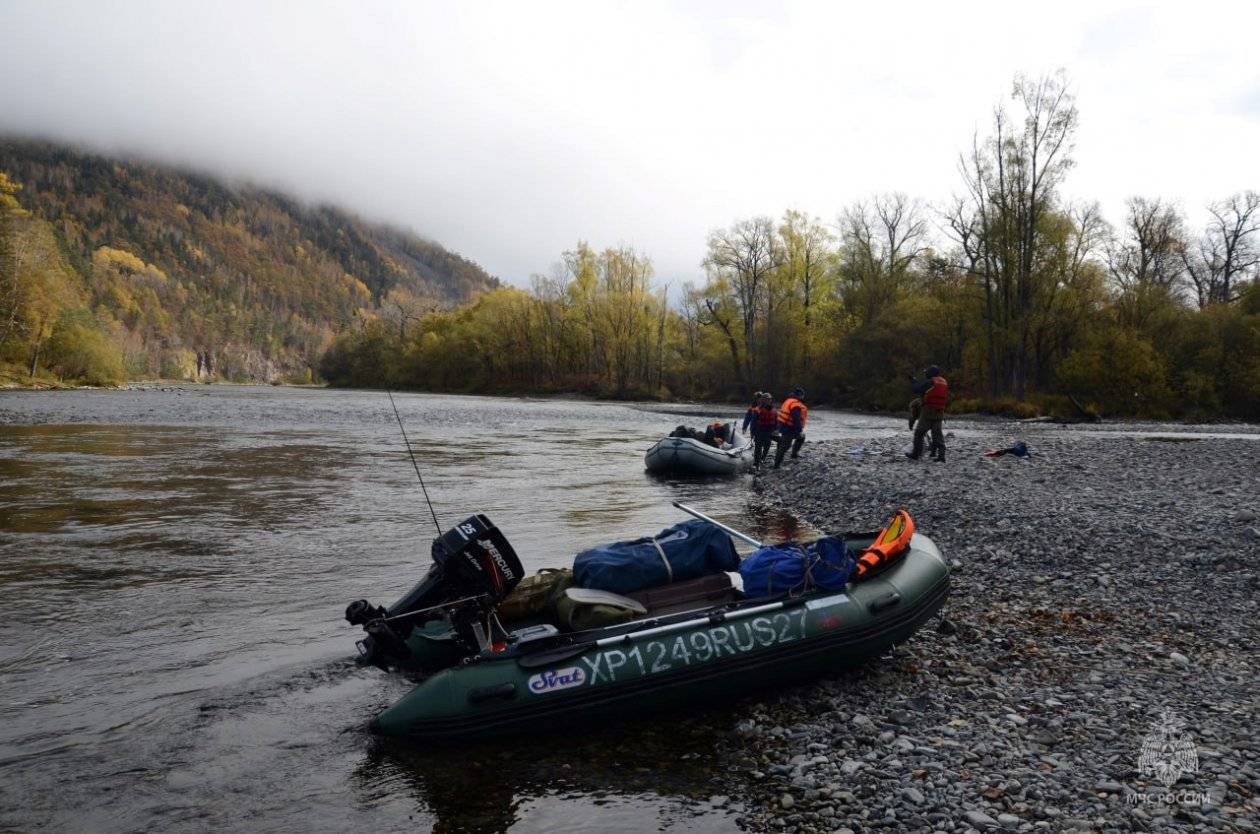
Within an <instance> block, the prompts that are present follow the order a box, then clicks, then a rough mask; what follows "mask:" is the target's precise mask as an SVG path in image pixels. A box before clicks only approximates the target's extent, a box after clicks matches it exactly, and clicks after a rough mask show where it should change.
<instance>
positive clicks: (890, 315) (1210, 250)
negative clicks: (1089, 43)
mask: <svg viewBox="0 0 1260 834" xmlns="http://www.w3.org/2000/svg"><path fill="white" fill-rule="evenodd" d="M1078 119H1079V115H1078V111H1077V108H1076V104H1075V100H1074V96H1073V94H1072V92H1071V89H1070V86H1069V84H1068V82H1067V79H1066V78H1065V77H1064V76H1063V75H1062V74H1061V73H1059V74H1052V75H1048V76H1044V77H1040V78H1028V77H1024V76H1018V77H1016V79H1015V80H1014V82H1013V84H1012V89H1011V95H1010V98H1009V100H1007V101H1004V102H1001V103H999V105H998V106H997V107H996V108H995V110H994V115H993V118H992V121H991V122H990V123H989V124H988V125H987V127H986V129H985V130H982V131H978V132H977V135H976V137H975V138H974V139H973V140H972V141H970V142H968V143H967V144H966V145H965V149H964V150H963V151H962V152H961V153H960V154H959V157H958V172H959V180H958V187H957V191H956V193H955V195H954V196H953V197H952V198H951V199H950V200H948V201H947V202H946V203H944V204H942V205H930V204H928V203H926V202H924V201H923V200H921V199H917V198H915V197H912V196H909V195H906V194H900V193H891V194H880V195H875V196H872V197H870V198H869V199H865V200H861V201H858V202H855V203H853V204H851V205H849V206H847V207H844V208H842V209H841V210H839V211H838V213H837V216H836V217H835V218H834V219H833V220H830V221H825V220H823V219H821V218H818V217H813V216H810V215H807V214H804V213H801V212H798V211H788V212H786V213H785V214H784V215H783V216H782V217H780V218H772V217H767V216H763V217H751V218H744V219H738V220H736V221H735V222H733V223H731V225H730V226H728V227H726V228H721V229H717V230H715V231H713V232H712V233H711V234H710V236H709V238H708V241H707V246H706V255H705V258H704V261H703V268H704V275H705V279H704V281H703V283H702V284H700V285H698V286H697V285H693V284H686V285H683V286H680V287H671V286H667V285H660V284H657V283H654V281H653V278H654V275H653V269H652V262H651V259H650V258H649V257H648V255H647V254H645V253H643V252H639V251H636V250H634V249H632V248H628V247H625V246H617V247H610V248H602V249H601V248H598V247H593V246H590V245H588V244H587V243H584V242H579V243H577V244H576V245H575V247H574V248H573V249H572V250H570V251H567V252H564V253H563V254H562V255H561V256H560V260H559V261H558V263H557V264H556V265H555V266H554V267H553V268H552V270H551V271H550V272H549V273H546V274H537V275H534V276H532V279H531V283H530V286H529V288H528V289H521V288H517V287H510V286H501V287H498V288H496V289H494V290H491V291H489V292H486V293H483V294H481V295H479V296H478V297H476V298H475V299H474V300H472V301H471V302H469V303H467V304H465V305H462V306H458V307H455V308H449V309H446V308H439V309H434V310H432V311H430V312H427V313H425V314H423V315H420V316H418V317H417V316H414V315H411V314H409V312H408V308H407V307H406V304H405V302H404V303H398V304H394V303H393V299H392V298H391V297H390V296H389V295H388V294H387V295H386V296H385V298H384V303H383V304H382V305H381V306H380V307H379V309H378V311H377V315H375V316H372V317H363V318H360V319H359V320H358V321H357V322H356V324H355V326H354V327H353V328H351V329H350V330H348V331H346V332H344V333H342V334H341V335H340V336H338V337H337V339H336V340H335V341H334V343H333V344H332V346H331V348H330V349H329V351H328V352H327V353H326V354H325V355H324V357H323V359H322V361H321V362H320V364H319V370H320V373H321V374H322V376H323V377H324V378H325V379H327V380H328V381H329V382H330V383H331V384H334V385H343V386H384V385H390V386H396V387H405V388H415V389H422V390H435V391H466V392H481V393H526V392H531V393H541V392H580V393H585V394H589V395H593V396H601V397H619V398H621V397H635V398H712V399H721V400H740V399H746V398H747V397H748V396H749V394H750V392H752V391H754V390H762V389H766V390H770V391H771V392H772V393H775V394H776V395H778V396H781V395H782V394H783V392H784V391H785V390H787V389H788V388H790V387H792V386H795V385H802V386H804V387H805V388H806V390H807V392H808V395H809V399H810V401H811V402H814V403H827V404H831V405H836V406H842V407H851V408H862V409H901V408H904V407H905V405H906V402H907V400H908V399H909V393H908V391H909V387H908V384H907V377H908V376H911V375H919V374H921V373H922V370H923V368H924V367H925V366H926V365H928V364H938V365H940V366H941V367H942V369H943V371H944V374H945V375H946V377H947V378H948V379H949V380H950V382H951V386H952V389H953V393H954V396H955V402H954V404H953V409H954V410H955V411H959V410H961V411H969V410H981V411H992V412H996V413H1005V414H1011V415H1015V416H1021V417H1027V416H1032V415H1036V414H1039V413H1041V414H1050V415H1061V416H1067V417H1074V418H1078V417H1084V416H1091V417H1092V416H1099V415H1108V416H1148V417H1157V418H1170V417H1175V418H1184V419H1213V418H1220V417H1225V418H1240V419H1251V420H1255V419H1258V418H1260V282H1257V281H1256V274H1257V271H1258V265H1260V195H1258V194H1257V193H1256V192H1255V191H1247V190H1242V191H1239V192H1238V193H1235V194H1232V195H1222V197H1221V199H1220V200H1219V201H1216V202H1213V203H1211V204H1210V205H1208V206H1205V207H1204V211H1203V213H1202V217H1201V219H1200V220H1194V221H1192V220H1191V219H1189V218H1188V217H1187V216H1186V215H1185V213H1183V210H1182V209H1181V208H1180V207H1179V206H1177V205H1176V204H1175V203H1174V202H1171V201H1169V200H1168V199H1167V198H1165V197H1162V196H1151V195H1145V196H1143V195H1135V196H1133V197H1132V198H1131V199H1129V200H1128V202H1127V206H1126V211H1125V214H1124V216H1123V217H1120V218H1115V219H1114V220H1113V221H1108V220H1107V219H1105V218H1104V217H1103V216H1102V212H1101V210H1100V208H1099V206H1098V204H1097V203H1094V202H1082V201H1075V200H1068V199H1066V198H1065V197H1064V196H1063V190H1064V189H1063V186H1064V183H1065V181H1066V180H1067V179H1068V177H1069V174H1070V173H1071V170H1072V166H1073V159H1072V152H1073V148H1074V142H1075V136H1076V133H1077V129H1078Z"/></svg>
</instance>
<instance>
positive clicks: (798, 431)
mask: <svg viewBox="0 0 1260 834" xmlns="http://www.w3.org/2000/svg"><path fill="white" fill-rule="evenodd" d="M808 420H809V408H808V407H807V406H806V405H805V389H804V388H793V389H792V393H790V394H788V396H787V399H786V400H784V401H783V403H782V404H781V405H780V406H779V417H778V423H779V445H778V447H777V448H776V449H775V451H774V468H775V469H778V468H779V467H780V466H781V465H782V464H783V456H784V455H786V454H787V450H788V446H791V447H792V459H793V460H795V459H796V457H797V455H799V454H800V452H801V446H803V445H804V444H805V423H806V422H807V421H808Z"/></svg>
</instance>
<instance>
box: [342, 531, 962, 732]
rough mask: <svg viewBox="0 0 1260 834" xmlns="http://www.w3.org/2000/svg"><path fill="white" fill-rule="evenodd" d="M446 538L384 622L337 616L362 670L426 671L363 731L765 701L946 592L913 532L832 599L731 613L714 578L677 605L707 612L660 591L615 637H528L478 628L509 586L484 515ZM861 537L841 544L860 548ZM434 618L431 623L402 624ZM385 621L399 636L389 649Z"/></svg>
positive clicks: (848, 661)
mask: <svg viewBox="0 0 1260 834" xmlns="http://www.w3.org/2000/svg"><path fill="white" fill-rule="evenodd" d="M461 528H462V529H463V530H464V532H463V533H461V534H458V535H453V534H455V533H456V531H451V532H450V533H447V534H445V535H444V536H442V537H440V538H439V539H437V540H435V542H434V563H435V566H434V568H433V570H432V571H431V572H430V575H429V576H427V577H426V579H425V580H422V581H421V583H420V584H419V585H417V587H416V588H415V589H413V591H412V592H411V593H410V594H408V595H407V596H406V597H404V598H403V599H402V600H400V601H399V603H396V604H395V605H394V606H391V607H390V608H389V609H385V608H373V607H372V606H370V605H369V604H368V603H366V602H365V601H362V600H361V601H359V602H356V603H354V604H352V605H351V606H350V608H349V609H348V610H347V619H349V620H350V621H351V622H352V623H355V622H356V621H357V623H358V624H361V625H363V626H364V628H365V629H366V630H367V631H368V638H367V639H366V640H364V641H360V651H361V652H362V653H363V654H364V655H365V657H367V659H368V660H370V661H371V662H374V663H377V664H378V665H382V666H386V667H389V668H402V669H404V670H410V671H415V670H416V669H419V668H421V667H427V668H429V669H434V668H439V669H440V670H439V671H436V672H433V673H432V674H430V675H429V676H428V677H427V678H425V679H424V680H422V681H421V682H420V683H419V684H418V685H417V686H416V687H415V688H414V689H412V690H411V692H409V693H408V694H407V695H406V696H404V697H403V698H402V699H400V700H399V701H398V702H397V703H395V704H394V705H393V706H391V707H389V708H388V709H386V710H385V711H384V712H382V713H381V714H379V715H378V716H376V718H375V719H374V720H373V721H372V728H373V729H374V730H375V731H377V732H380V733H384V734H387V735H397V736H414V737H418V738H425V739H434V740H438V739H446V740H455V739H467V738H478V737H499V736H503V735H506V734H512V733H520V732H527V731H532V730H535V729H536V728H539V727H555V726H558V723H557V721H559V722H562V723H563V725H564V726H571V725H573V724H574V723H577V722H583V723H590V722H598V721H600V720H617V719H622V718H625V717H627V716H631V715H640V714H645V713H649V712H652V711H659V710H669V709H675V708H678V707H682V706H684V705H687V704H691V703H709V702H712V701H714V700H717V699H726V698H731V697H735V696H739V695H743V694H746V693H750V692H754V691H757V690H764V689H779V688H782V687H784V686H787V685H791V684H793V683H797V682H800V681H804V680H808V679H810V678H815V677H818V676H820V675H824V674H828V673H831V672H835V671H839V670H842V669H846V668H849V667H852V666H855V665H857V664H860V663H862V662H864V661H867V660H869V659H871V658H873V657H875V656H877V655H879V654H881V653H882V652H884V651H886V650H887V649H889V648H890V647H892V646H894V645H896V644H898V643H901V642H903V641H905V640H907V639H909V638H910V636H911V635H912V634H914V632H915V631H916V630H917V629H918V628H920V627H921V626H922V625H923V624H924V623H926V622H927V621H928V620H929V619H930V618H931V617H932V616H933V615H934V614H936V613H937V611H938V610H939V609H940V608H941V606H942V604H943V603H944V601H945V598H946V595H947V593H948V591H949V570H948V568H947V566H946V564H945V561H944V559H943V558H942V557H941V554H940V552H939V551H938V550H937V548H936V545H935V544H933V542H932V541H931V540H930V539H929V538H927V537H926V536H924V535H922V534H920V533H914V534H913V535H912V536H911V537H910V538H909V544H908V546H907V547H905V548H904V550H903V551H902V552H900V553H897V554H896V558H894V559H890V560H889V561H888V564H887V565H886V566H884V567H883V568H882V569H881V570H880V571H879V572H877V573H874V574H873V575H869V576H867V577H865V578H864V579H863V581H861V582H858V583H850V584H849V585H848V586H847V587H846V588H845V589H844V590H843V591H842V592H823V591H818V592H813V593H807V594H804V595H801V596H794V597H788V596H782V597H775V598H762V599H740V598H739V595H738V593H737V592H736V591H734V589H733V588H732V589H729V593H717V594H715V593H713V586H714V582H715V580H714V579H712V578H706V579H705V580H703V581H701V580H693V581H692V582H691V583H689V584H690V585H692V586H707V590H706V591H705V592H704V593H700V594H692V595H691V598H692V599H693V600H707V601H703V602H698V603H697V602H692V603H688V602H687V598H688V594H686V593H669V591H670V589H671V586H666V588H665V589H664V590H663V592H662V591H661V589H656V591H655V592H654V595H649V596H650V597H651V598H650V599H649V600H648V604H647V605H645V606H644V611H645V613H644V614H643V615H641V616H639V617H638V618H637V619H634V620H632V621H630V622H627V623H623V624H619V625H614V626H608V627H605V628H600V629H591V630H587V631H581V632H573V633H562V632H560V631H559V630H558V629H556V628H555V627H554V626H551V625H549V624H547V623H535V624H527V625H524V626H523V627H522V628H520V629H518V630H517V631H515V632H509V631H507V630H506V627H503V626H500V625H499V624H498V621H497V618H496V617H494V616H492V615H493V610H494V604H495V603H497V602H498V601H500V600H501V599H502V598H503V597H504V596H505V595H506V593H507V591H505V590H504V588H505V587H506V588H507V589H508V590H510V586H514V585H515V584H516V582H518V581H519V580H520V578H521V570H520V563H519V561H517V559H516V556H515V554H514V553H512V551H511V548H510V546H508V545H507V543H506V540H504V539H503V538H502V536H501V534H499V533H498V531H497V530H496V529H495V528H494V527H493V525H491V524H490V523H489V521H488V519H486V518H485V517H484V516H475V517H473V518H472V519H469V521H468V522H465V523H464V524H463V525H461V526H460V528H456V529H457V530H459V529H461ZM876 535H878V534H870V535H869V536H867V537H866V541H862V540H860V539H855V537H854V536H853V534H850V535H847V536H846V537H845V538H846V542H848V543H850V544H851V546H853V547H855V548H860V547H862V546H863V545H866V544H870V543H871V542H873V541H875V539H876ZM434 574H437V576H436V577H435V576H434ZM721 577H723V578H724V581H725V582H727V584H728V585H729V579H726V578H725V577H726V575H725V574H722V575H721ZM513 580H515V581H513ZM496 583H497V585H496ZM678 584H679V586H680V588H681V586H684V585H687V584H688V583H678ZM496 597H497V598H496ZM652 600H655V601H657V602H659V603H661V604H660V605H653V604H652ZM680 608H681V609H683V610H679V609H680ZM435 611H436V612H440V614H441V619H439V620H436V621H430V622H428V623H427V624H420V625H418V626H413V625H407V624H408V623H414V621H415V619H416V618H417V617H418V618H421V619H423V618H425V617H430V616H432V614H433V612H435ZM394 623H401V624H403V625H405V626H406V628H409V629H411V630H410V631H409V632H408V633H407V634H406V635H405V636H403V634H402V633H400V632H401V631H403V629H400V628H399V627H398V626H396V625H392V624H394ZM462 647H463V648H462ZM478 649H479V650H478ZM441 667H445V668H441Z"/></svg>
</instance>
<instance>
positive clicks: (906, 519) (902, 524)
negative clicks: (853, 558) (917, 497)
mask: <svg viewBox="0 0 1260 834" xmlns="http://www.w3.org/2000/svg"><path fill="white" fill-rule="evenodd" d="M913 536H914V519H913V518H911V517H910V513H908V512H906V511H905V510H897V512H896V513H894V514H893V517H892V521H890V522H888V526H887V527H885V528H884V529H883V530H880V531H879V535H878V536H876V537H875V541H873V542H871V544H870V545H869V546H868V547H864V548H863V549H862V551H861V552H860V553H858V557H857V563H856V564H855V565H854V567H853V577H852V581H854V582H861V581H862V580H863V579H869V578H871V577H872V576H874V575H875V574H877V573H879V572H880V571H882V570H883V569H884V568H886V567H888V566H889V565H891V564H892V563H893V562H894V561H896V560H897V559H898V558H900V557H901V556H902V555H903V554H904V553H905V552H906V551H907V550H909V549H910V539H911V537H913Z"/></svg>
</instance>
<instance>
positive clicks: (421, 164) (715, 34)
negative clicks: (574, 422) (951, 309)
mask: <svg viewBox="0 0 1260 834" xmlns="http://www.w3.org/2000/svg"><path fill="white" fill-rule="evenodd" d="M877 6H878V8H877ZM1258 24H1260V5H1257V4H1255V3H1230V4H1217V3H1214V2H1195V3H1186V2H1184V0H1181V1H1180V2H1176V3H1160V4H1152V3H1106V2H1090V3H1077V2H1058V3H1054V4H1049V5H1047V4H1035V5H1033V4H1024V3H1011V2H1009V0H1007V2H996V3H970V4H968V3H940V2H932V3H912V2H904V0H903V2H897V3H883V4H873V3H867V4H862V6H861V7H858V6H857V5H856V4H847V3H836V2H817V3H802V4H795V3H789V4H774V3H748V2H695V3H675V4H665V3H647V2H625V3H616V4H613V3H597V2H580V3H572V4H567V3H538V2H506V3H472V2H443V3H437V2H433V3H428V2H423V3H421V2H398V3H389V4H387V3H365V2H353V3H351V2H345V3H337V4H334V3H314V2H291V3H267V2H224V1H223V0H219V2H215V3H191V2H187V3H181V2H175V0H163V2H121V1H120V2H110V3H106V2H99V0H90V2H46V1H45V0H30V2H19V0H0V41H2V42H3V44H4V48H3V49H0V131H8V132H12V131H16V132H20V133H31V132H35V133H39V134H43V135H48V136H51V137H54V138H60V139H67V140H73V141H77V142H82V143H87V144H90V145H92V146H96V147H99V148H102V149H105V150H125V151H137V152H140V153H143V154H145V155H147V156H151V157H155V158H157V159H160V160H164V161H173V162H188V163H193V164H195V165H197V166H199V167H203V168H207V169H210V170H213V171H217V172H221V173H226V174H229V175H234V176H239V177H244V178H248V179H251V180H253V181H256V182H259V183H262V184H265V185H272V186H278V187H281V188H284V189H285V190H288V191H291V192H294V193H296V194H298V195H299V196H303V197H307V198H319V199H330V200H333V201H335V202H338V203H342V204H344V205H346V206H347V207H349V208H351V209H354V210H356V211H359V212H360V213H362V214H364V215H366V216H369V217H374V218H378V219H384V220H389V221H392V222H394V223H397V224H400V225H403V226H407V227H411V228H413V229H415V230H416V231H418V232H419V233H421V234H423V235H425V236H427V237H430V238H432V239H434V240H436V241H438V242H440V243H442V244H444V245H446V246H448V247H450V248H452V249H454V250H456V251H458V252H460V253H462V254H465V255H467V256H468V257H471V258H473V259H474V260H477V261H479V262H480V263H481V264H482V265H483V266H485V267H486V268H487V269H489V270H490V271H491V272H493V273H496V274H498V275H500V276H501V277H503V278H505V279H507V280H509V281H512V282H515V283H523V282H524V281H525V280H526V279H527V277H528V275H529V274H530V273H531V272H545V271H547V270H548V269H549V267H550V265H551V264H552V263H553V262H554V261H556V260H557V258H558V255H559V253H560V252H561V251H563V250H564V249H566V248H570V247H572V246H573V244H574V243H575V242H576V241H577V240H579V239H585V240H588V241H590V242H591V243H593V244H595V245H601V246H602V245H610V244H616V243H627V244H631V245H633V246H636V247H638V248H640V249H641V250H643V251H644V252H646V253H647V254H648V255H650V256H651V257H652V258H653V260H654V262H655V264H656V268H657V276H658V280H660V281H674V282H675V283H677V282H678V281H681V280H686V279H695V278H698V277H699V276H700V274H701V270H700V266H699V263H700V260H701V259H702V257H703V253H704V244H705V237H706V235H707V233H708V232H709V231H710V230H711V229H713V228H715V227H718V226H723V225H726V224H729V223H730V222H732V221H733V220H736V219H739V218H742V217H747V216H752V215H757V214H771V215H779V214H781V213H782V212H783V211H784V210H785V209H787V208H798V209H802V210H805V211H808V212H811V213H813V214H816V215H819V216H821V217H822V218H823V219H825V220H828V221H832V220H834V219H835V217H836V215H837V213H838V211H839V210H840V209H841V208H842V207H843V206H844V205H846V204H848V203H850V202H852V201H853V200H854V199H857V198H861V197H866V196H869V195H870V194H872V193H874V192H877V191H889V190H901V191H906V192H908V193H910V194H913V195H915V196H919V197H922V198H924V199H925V200H928V201H931V202H942V201H944V200H945V199H946V198H948V196H949V195H950V193H951V192H953V191H954V190H956V189H957V188H958V174H957V170H956V159H957V154H958V152H959V150H961V149H962V148H963V147H964V146H965V145H966V144H967V143H968V142H969V141H970V139H971V136H972V133H973V132H974V131H975V130H976V129H977V128H980V129H981V130H985V129H986V126H987V123H988V120H989V116H990V113H991V111H992V108H993V106H994V105H995V104H996V103H997V102H998V101H999V100H1000V99H1002V98H1003V97H1004V96H1005V95H1006V94H1007V93H1008V92H1009V88H1010V83H1011V79H1012V76H1013V75H1014V74H1015V73H1016V72H1019V71H1022V72H1026V73H1029V74H1034V75H1036V74H1040V73H1043V72H1046V71H1049V70H1053V69H1055V68H1057V67H1064V68H1065V69H1067V71H1068V73H1069V76H1070V78H1071V80H1072V82H1073V85H1074V88H1075V90H1076V92H1077V95H1078V105H1079V108H1080V112H1081V130H1080V132H1079V135H1078V139H1077V151H1076V159H1077V163H1078V164H1077V167H1076V169H1075V170H1074V171H1073V172H1072V174H1071V176H1070V178H1069V180H1068V183H1067V187H1066V189H1065V193H1066V194H1067V196H1069V197H1080V198H1088V199H1099V200H1101V201H1102V203H1103V207H1104V210H1105V212H1106V214H1107V216H1108V217H1109V219H1111V220H1112V221H1113V222H1116V221H1119V220H1120V219H1121V217H1122V213H1123V201H1124V199H1125V198H1126V197H1128V196H1131V195H1134V194H1143V195H1149V196H1163V197H1169V198H1172V199H1175V200H1177V201H1179V202H1180V203H1181V205H1182V206H1183V207H1184V208H1185V209H1186V210H1187V211H1188V213H1189V215H1190V219H1191V224H1192V226H1195V227H1197V226H1198V225H1199V224H1200V221H1201V211H1200V209H1201V206H1202V204H1203V203H1204V202H1205V201H1207V200H1209V199H1215V198H1220V197H1223V196H1226V195H1228V194H1230V193H1232V192H1234V191H1238V190H1241V189H1244V188H1253V189H1254V188H1260V157H1258V155H1257V154H1258V152H1257V149H1258V148H1260V59H1257V57H1256V56H1257V44H1258V36H1257V34H1256V33H1257V31H1260V26H1258Z"/></svg>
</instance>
